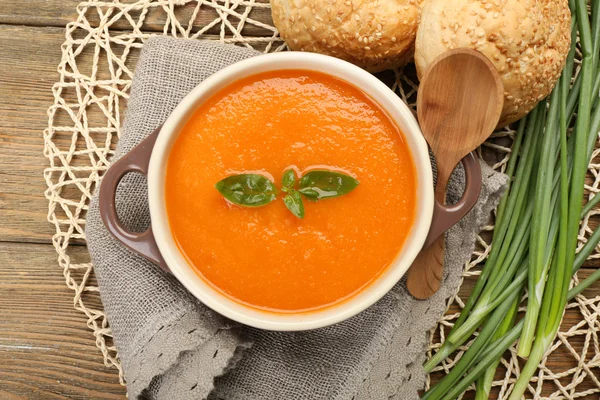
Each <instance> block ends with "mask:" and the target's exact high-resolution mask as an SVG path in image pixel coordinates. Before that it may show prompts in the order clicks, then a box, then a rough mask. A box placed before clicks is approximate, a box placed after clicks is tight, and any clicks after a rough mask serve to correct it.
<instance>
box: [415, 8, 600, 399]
mask: <svg viewBox="0 0 600 400" xmlns="http://www.w3.org/2000/svg"><path fill="white" fill-rule="evenodd" d="M569 4H570V7H571V10H572V24H571V30H572V43H571V51H570V52H569V54H568V56H567V61H566V63H565V67H564V69H563V72H562V74H561V77H560V79H559V82H558V84H557V86H556V87H555V89H554V91H553V93H552V96H551V97H550V98H549V99H548V100H547V101H542V102H541V103H540V104H539V105H538V106H537V107H536V108H535V109H534V110H533V111H532V112H531V113H530V115H529V116H527V117H526V118H524V119H522V120H521V122H520V124H519V128H518V132H517V136H516V138H515V143H514V147H513V153H512V154H511V158H510V160H509V164H508V168H507V171H506V172H507V175H509V177H510V178H512V177H513V176H514V180H513V182H512V183H511V185H510V187H509V189H508V190H507V191H506V193H505V195H504V196H503V198H502V200H501V202H500V205H499V207H498V212H497V216H496V229H495V232H494V238H493V241H492V250H491V252H490V255H489V257H488V260H487V261H486V263H485V266H484V268H483V270H482V274H481V276H480V278H479V279H478V281H477V284H476V286H475V289H474V291H473V293H472V294H471V296H470V297H469V299H468V301H467V303H466V305H465V307H464V309H463V311H462V312H461V315H460V316H459V318H458V320H457V321H456V323H455V326H454V327H453V329H452V330H451V332H450V334H449V335H448V338H447V340H446V341H445V342H444V343H443V345H442V346H441V348H440V349H439V350H438V352H437V353H436V354H435V355H434V356H433V357H432V358H431V360H429V361H428V362H427V363H426V364H425V369H426V371H432V370H433V369H434V368H435V366H436V365H437V364H439V363H440V362H442V361H443V360H444V359H445V358H446V357H448V356H449V355H450V354H451V353H452V352H454V351H455V350H456V349H458V347H459V346H461V345H463V344H465V343H466V342H467V341H468V340H469V339H470V338H471V335H472V334H473V333H475V331H477V330H478V329H480V332H479V334H478V336H477V338H476V339H475V340H474V341H473V342H472V343H470V345H469V348H468V349H467V350H466V351H465V353H463V355H462V358H461V359H460V360H459V361H458V362H457V363H456V364H455V365H454V366H453V368H452V369H451V371H450V373H449V374H448V375H447V376H446V377H444V378H443V379H442V380H441V381H440V382H439V383H438V385H437V386H435V387H433V388H431V389H430V390H429V391H428V392H427V393H426V394H425V398H427V399H430V400H437V399H455V398H456V397H458V396H459V395H460V394H461V393H462V392H464V391H465V390H466V389H467V388H468V387H469V385H471V384H472V383H473V382H474V381H475V380H477V383H476V389H477V393H476V398H477V399H480V400H483V399H484V398H487V397H488V395H489V392H490V390H491V385H492V383H493V378H494V374H495V370H496V368H497V366H498V364H499V362H500V357H501V356H502V354H503V352H504V351H506V350H507V349H508V347H510V345H511V344H513V343H514V341H515V340H516V339H518V338H519V337H520V340H519V354H521V355H527V354H529V359H528V360H527V363H526V364H525V366H524V368H523V369H522V370H521V374H520V376H519V378H518V379H517V382H516V383H515V386H514V388H513V391H512V393H511V394H510V399H512V400H516V399H520V398H521V396H522V395H523V393H524V391H525V390H526V388H527V386H528V384H529V380H530V378H531V377H532V376H533V374H534V373H535V371H536V369H537V367H538V364H539V361H540V360H541V359H542V357H543V355H544V353H545V352H546V351H547V349H548V347H549V346H550V345H551V344H552V341H553V340H554V337H555V335H556V332H557V331H558V328H559V326H560V321H561V319H562V315H563V313H564V309H565V306H566V303H567V301H568V300H570V299H572V298H574V297H575V296H577V295H578V294H580V293H581V292H582V291H583V290H585V289H586V288H587V287H589V286H590V285H591V284H592V283H593V282H595V281H596V280H598V279H600V270H599V271H595V272H594V273H593V274H592V275H590V276H589V277H588V278H586V279H585V280H583V281H582V282H580V283H579V284H578V285H577V286H576V287H574V288H573V289H571V290H568V287H569V283H570V278H571V276H572V275H573V274H574V273H576V271H577V270H578V269H579V268H580V267H581V265H583V263H584V261H585V260H586V259H587V258H588V257H589V255H590V254H591V253H592V252H593V251H594V248H595V247H596V246H597V245H598V243H599V242H600V228H599V229H597V230H596V231H595V232H593V234H592V235H591V236H590V237H589V238H588V240H587V242H586V243H585V245H584V246H583V248H582V249H581V250H580V251H579V252H578V253H577V252H576V247H577V238H578V233H579V225H580V221H581V220H582V219H584V218H586V217H587V215H588V214H589V212H590V211H591V210H592V209H593V208H594V207H595V206H596V205H597V204H598V203H600V193H598V194H596V195H595V196H594V197H593V198H592V199H591V200H590V201H589V202H588V203H587V205H586V206H585V207H583V208H582V207H581V204H582V203H583V194H584V179H585V175H586V172H587V166H588V164H589V162H590V159H591V155H592V153H593V151H594V145H595V144H596V142H597V140H598V130H599V129H600V104H598V103H599V102H600V101H599V98H598V90H600V54H599V53H600V0H593V1H592V7H591V9H592V12H591V21H592V22H591V25H590V22H589V18H588V10H587V2H586V1H585V0H570V1H569ZM578 32H579V37H580V43H581V50H582V55H583V59H582V63H581V69H580V72H579V74H578V75H577V76H576V78H575V80H574V81H573V85H572V86H571V87H569V86H570V84H571V77H572V75H573V69H574V57H575V48H576V43H577V36H578V35H577V33H578ZM547 106H548V108H546V107H547ZM575 112H577V120H576V123H575V129H574V132H573V133H572V134H571V135H570V136H569V137H567V136H568V126H569V125H570V123H571V120H572V119H573V116H574V113H575ZM525 238H529V240H524V239H525ZM546 277H547V279H546ZM525 286H527V287H529V289H530V290H529V298H528V301H527V312H526V316H525V318H524V319H522V320H521V321H519V322H518V323H515V318H516V314H517V309H518V305H519V302H520V301H519V300H520V297H521V296H520V295H521V293H522V290H523V289H524V287H525ZM536 293H537V296H536ZM511 327H512V328H511Z"/></svg>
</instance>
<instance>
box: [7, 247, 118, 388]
mask: <svg viewBox="0 0 600 400" xmlns="http://www.w3.org/2000/svg"><path fill="white" fill-rule="evenodd" d="M76 252H81V253H85V252H86V249H85V248H84V247H80V248H78V249H77V250H76ZM82 256H85V254H82ZM72 296H73V295H72V292H71V291H70V290H69V289H68V288H67V287H66V286H65V282H64V277H63V276H62V271H61V270H60V268H59V267H58V265H57V263H56V252H55V250H54V247H53V246H51V245H44V244H16V243H0V315H2V319H1V320H0V398H2V399H6V398H9V399H10V398H11V397H9V396H23V397H24V398H30V399H54V398H81V399H83V398H85V399H90V398H98V399H99V398H103V399H119V398H124V395H125V388H124V387H123V386H121V385H120V384H119V379H118V374H117V371H116V370H115V369H114V368H107V367H105V366H104V364H103V362H102V354H101V353H100V350H98V349H97V348H96V346H95V341H94V337H93V335H92V334H91V332H90V330H89V328H88V327H87V326H86V324H85V319H84V317H83V315H82V314H81V313H80V312H79V311H76V310H75V309H74V308H73V303H72V300H71V299H72ZM13 398H15V397H13ZM17 398H18V397H17Z"/></svg>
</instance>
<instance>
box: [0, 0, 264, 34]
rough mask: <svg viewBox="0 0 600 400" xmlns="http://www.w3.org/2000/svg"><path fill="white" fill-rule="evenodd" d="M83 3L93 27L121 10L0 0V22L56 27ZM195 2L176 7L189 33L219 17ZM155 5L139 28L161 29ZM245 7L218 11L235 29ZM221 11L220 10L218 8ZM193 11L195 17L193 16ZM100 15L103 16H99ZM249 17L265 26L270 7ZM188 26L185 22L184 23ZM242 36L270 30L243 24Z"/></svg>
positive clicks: (67, 1) (120, 25)
mask: <svg viewBox="0 0 600 400" xmlns="http://www.w3.org/2000/svg"><path fill="white" fill-rule="evenodd" d="M81 3H83V4H84V6H83V7H82V12H83V13H84V15H85V17H86V19H87V20H88V21H89V23H90V26H93V27H96V26H98V25H99V24H100V21H101V18H103V17H105V19H102V20H103V21H104V22H106V21H109V20H110V17H111V16H114V15H116V14H117V13H118V12H120V10H119V9H115V10H112V11H111V10H110V8H109V7H108V6H107V4H108V3H109V2H103V3H102V4H101V5H99V6H95V5H94V4H93V3H92V2H91V1H88V2H82V1H78V0H27V1H26V2H25V3H23V2H18V1H8V0H2V1H0V24H10V25H29V26H55V27H64V26H65V25H66V24H68V23H69V22H74V21H76V20H77V16H78V12H77V5H79V4H81ZM121 3H122V4H124V7H127V6H128V5H131V4H135V3H139V2H138V1H137V0H124V1H121ZM223 3H224V2H223V1H218V2H217V4H218V5H223ZM256 3H264V4H266V3H269V0H258V1H256ZM197 4H198V3H197V2H195V1H190V2H187V3H186V4H184V5H180V6H178V7H177V8H176V10H175V13H176V15H177V18H178V20H180V21H192V22H191V25H192V26H193V28H192V32H195V31H197V30H198V29H201V28H202V27H204V26H206V25H207V24H210V23H211V22H212V21H213V20H214V19H215V18H217V17H219V14H218V13H217V11H215V9H214V8H212V7H209V6H207V5H203V6H202V7H201V8H200V9H199V10H198V11H196V6H197ZM155 5H156V6H153V7H151V8H149V11H148V13H147V14H146V15H144V22H143V24H142V25H141V27H140V29H141V30H143V31H162V30H163V27H164V26H165V23H166V22H167V13H166V12H165V10H164V9H163V5H161V4H160V3H155ZM245 8H246V7H245V6H238V7H237V8H236V9H235V10H234V11H233V13H231V12H225V11H221V15H223V16H225V17H227V19H228V20H229V21H230V22H231V24H232V26H233V27H235V28H236V29H237V26H238V23H239V22H240V18H239V17H238V16H236V15H235V14H239V15H243V14H244V12H245ZM220 10H222V9H220ZM127 12H128V14H129V15H130V16H131V17H132V19H133V20H134V21H136V22H137V21H139V18H140V16H141V12H140V11H139V10H137V9H136V8H131V9H129V10H128V11H127ZM194 14H196V16H195V18H193V19H192V17H193V16H194ZM101 15H102V17H101ZM247 18H250V19H252V20H255V21H259V22H261V23H265V24H268V25H271V24H272V19H271V10H270V9H269V8H261V7H255V8H253V9H252V11H251V12H250V13H249V14H248V15H247ZM185 27H186V28H187V24H186V26H185ZM130 28H131V24H130V23H129V22H128V21H127V20H126V19H125V18H121V19H119V20H118V21H116V22H115V23H114V24H112V25H111V26H110V29H116V30H119V29H130ZM219 31H220V24H216V25H215V26H214V27H211V28H210V29H208V30H207V31H206V33H208V34H219ZM241 32H242V34H243V35H244V36H271V35H272V34H273V32H272V31H271V30H269V29H265V28H263V27H260V26H257V25H256V24H252V23H246V24H245V25H244V27H243V29H242V30H241Z"/></svg>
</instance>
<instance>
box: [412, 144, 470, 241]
mask: <svg viewBox="0 0 600 400" xmlns="http://www.w3.org/2000/svg"><path fill="white" fill-rule="evenodd" d="M461 163H462V165H463V167H464V169H465V190H464V192H463V195H462V197H461V198H460V200H459V201H458V202H457V203H456V204H451V205H444V204H440V203H438V202H437V201H435V202H434V206H433V218H432V220H431V227H430V228H429V234H427V238H426V239H425V244H424V245H423V249H426V248H427V247H429V246H430V245H431V244H432V243H433V242H435V240H436V239H437V238H439V237H440V236H441V235H442V234H443V233H444V232H446V231H447V230H448V229H450V228H451V227H452V226H453V225H454V224H456V223H457V222H458V221H460V220H461V219H462V218H463V217H464V216H465V215H467V213H468V212H469V211H471V209H472V208H473V206H474V205H475V204H476V203H477V200H478V199H479V193H480V192H481V166H480V165H479V161H477V157H476V156H475V154H474V153H469V154H467V155H466V156H465V157H464V158H463V159H462V160H461Z"/></svg>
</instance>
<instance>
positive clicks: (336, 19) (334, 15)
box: [271, 0, 423, 72]
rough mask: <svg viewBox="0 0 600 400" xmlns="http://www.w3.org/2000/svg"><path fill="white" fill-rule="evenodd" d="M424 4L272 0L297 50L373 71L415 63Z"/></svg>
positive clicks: (279, 22) (403, 0)
mask: <svg viewBox="0 0 600 400" xmlns="http://www.w3.org/2000/svg"><path fill="white" fill-rule="evenodd" d="M422 2H423V0H271V9H272V13H273V22H274V24H275V26H276V27H277V29H278V30H279V34H280V35H281V37H282V38H283V39H284V40H285V41H286V43H287V45H288V46H289V47H290V49H292V50H300V51H310V52H314V53H321V54H327V55H330V56H334V57H338V58H341V59H344V60H346V61H349V62H351V63H353V64H356V65H358V66H360V67H362V68H364V69H366V70H368V71H370V72H378V71H382V70H385V69H389V68H393V67H398V66H403V65H405V64H406V63H407V62H409V61H410V60H411V59H412V55H413V52H414V41H415V36H416V31H417V26H418V24H419V14H420V9H421V3H422Z"/></svg>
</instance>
